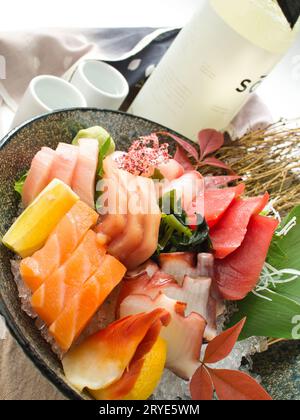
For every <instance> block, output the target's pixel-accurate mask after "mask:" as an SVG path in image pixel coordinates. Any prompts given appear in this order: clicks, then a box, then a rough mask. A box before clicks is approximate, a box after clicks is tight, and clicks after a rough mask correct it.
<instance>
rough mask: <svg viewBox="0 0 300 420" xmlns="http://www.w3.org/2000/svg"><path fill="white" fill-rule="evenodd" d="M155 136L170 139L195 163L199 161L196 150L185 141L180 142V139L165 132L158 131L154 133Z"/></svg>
mask: <svg viewBox="0 0 300 420" xmlns="http://www.w3.org/2000/svg"><path fill="white" fill-rule="evenodd" d="M156 134H157V135H161V136H166V137H171V139H173V140H174V141H176V143H178V144H179V145H180V146H181V147H182V148H183V149H184V150H185V151H186V152H187V153H188V154H189V155H191V156H192V157H193V158H194V159H195V160H196V161H198V160H199V154H198V151H197V149H196V148H195V147H194V146H192V145H191V144H190V143H188V142H187V141H185V140H182V139H181V138H180V137H178V136H175V135H174V134H171V133H168V132H167V131H160V132H158V133H156Z"/></svg>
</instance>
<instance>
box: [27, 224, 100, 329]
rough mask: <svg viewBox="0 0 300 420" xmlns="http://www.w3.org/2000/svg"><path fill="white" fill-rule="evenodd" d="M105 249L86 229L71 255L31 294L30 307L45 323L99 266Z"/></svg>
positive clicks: (68, 300) (95, 235) (66, 303)
mask: <svg viewBox="0 0 300 420" xmlns="http://www.w3.org/2000/svg"><path fill="white" fill-rule="evenodd" d="M105 252H106V250H105V248H104V247H103V246H102V245H100V244H99V242H98V239H97V234H96V233H95V232H93V231H91V230H89V231H88V232H87V233H86V235H85V236H84V238H83V240H82V242H81V243H80V245H79V246H78V248H77V249H76V250H75V252H74V253H73V254H72V255H71V257H70V258H69V259H68V260H67V261H66V262H65V263H64V264H63V265H62V266H61V267H59V269H58V270H56V271H54V273H52V274H51V275H50V277H48V279H47V280H46V281H45V282H44V283H43V284H42V285H41V287H40V288H39V289H38V290H37V291H36V292H35V293H34V294H33V296H32V299H31V304H32V307H33V308H34V310H35V311H36V313H37V314H38V315H39V316H40V318H42V320H43V321H44V322H45V323H46V324H47V325H51V324H52V323H53V322H54V321H55V320H56V319H57V318H58V317H59V315H60V314H61V312H62V311H63V309H64V308H65V307H66V306H67V305H69V303H70V302H71V301H72V299H73V297H74V296H75V295H76V293H78V292H79V291H80V289H81V287H82V285H83V284H84V283H85V281H86V280H87V279H88V278H89V277H91V276H92V275H93V274H94V273H95V271H96V270H97V269H98V268H99V267H100V264H101V262H102V260H103V256H104V255H105Z"/></svg>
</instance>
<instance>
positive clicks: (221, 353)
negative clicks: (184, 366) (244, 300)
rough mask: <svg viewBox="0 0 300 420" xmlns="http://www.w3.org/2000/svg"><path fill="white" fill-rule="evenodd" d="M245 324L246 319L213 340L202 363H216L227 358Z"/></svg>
mask: <svg viewBox="0 0 300 420" xmlns="http://www.w3.org/2000/svg"><path fill="white" fill-rule="evenodd" d="M245 322H246V318H244V319H242V320H241V321H240V322H239V323H238V324H236V325H235V326H234V327H232V328H230V329H229V330H227V331H224V332H223V333H222V334H220V335H218V336H217V337H216V338H215V339H213V340H212V341H211V342H210V343H209V344H208V346H207V348H206V352H205V356H204V361H203V363H208V364H211V363H218V362H220V360H223V359H225V358H226V357H227V356H229V355H230V353H231V352H232V349H233V347H234V345H235V343H236V342H237V340H238V338H239V336H240V334H241V332H242V329H243V328H244V325H245Z"/></svg>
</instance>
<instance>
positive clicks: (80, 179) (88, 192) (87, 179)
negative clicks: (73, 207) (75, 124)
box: [71, 139, 99, 208]
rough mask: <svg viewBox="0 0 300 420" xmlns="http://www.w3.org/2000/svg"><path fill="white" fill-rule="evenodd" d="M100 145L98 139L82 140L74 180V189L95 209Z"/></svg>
mask: <svg viewBox="0 0 300 420" xmlns="http://www.w3.org/2000/svg"><path fill="white" fill-rule="evenodd" d="M98 155H99V143H98V140H96V139H80V140H79V154H78V161H77V165H76V168H75V172H74V176H73V179H72V184H71V186H72V189H73V191H74V192H76V194H78V195H79V197H80V199H81V200H82V201H84V202H85V203H86V204H87V205H88V206H90V207H92V208H94V207H95V183H96V172H97V166H98Z"/></svg>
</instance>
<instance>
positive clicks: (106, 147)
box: [97, 136, 114, 178]
mask: <svg viewBox="0 0 300 420" xmlns="http://www.w3.org/2000/svg"><path fill="white" fill-rule="evenodd" d="M112 144H113V145H114V141H113V139H112V138H111V137H110V136H109V137H107V139H106V140H105V142H104V143H103V144H102V146H100V148H99V157H98V168H97V174H98V176H99V177H100V178H101V177H102V176H103V161H104V159H105V158H106V157H107V156H108V155H110V154H111V153H112V152H111V150H112V149H114V147H112Z"/></svg>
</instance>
